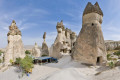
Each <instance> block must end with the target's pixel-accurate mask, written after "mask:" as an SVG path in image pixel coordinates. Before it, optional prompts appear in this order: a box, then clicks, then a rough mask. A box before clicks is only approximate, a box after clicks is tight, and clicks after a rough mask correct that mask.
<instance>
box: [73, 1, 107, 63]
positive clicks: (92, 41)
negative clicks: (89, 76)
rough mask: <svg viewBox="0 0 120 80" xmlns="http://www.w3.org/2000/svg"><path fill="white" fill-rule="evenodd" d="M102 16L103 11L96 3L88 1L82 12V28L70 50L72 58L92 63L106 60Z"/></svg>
mask: <svg viewBox="0 0 120 80" xmlns="http://www.w3.org/2000/svg"><path fill="white" fill-rule="evenodd" d="M89 8H90V9H89ZM91 10H92V11H91ZM102 18H103V13H102V11H101V9H100V7H99V5H98V3H97V2H96V3H95V4H94V5H92V4H91V3H90V2H89V3H88V4H87V6H86V8H85V10H84V13H83V17H82V20H83V21H82V29H81V31H80V33H79V35H78V37H77V40H76V43H75V46H74V48H73V50H72V58H73V59H74V60H76V61H81V62H82V63H87V64H93V65H96V63H99V64H102V63H103V62H104V61H106V49H105V43H104V38H103V33H102V30H101V23H102Z"/></svg>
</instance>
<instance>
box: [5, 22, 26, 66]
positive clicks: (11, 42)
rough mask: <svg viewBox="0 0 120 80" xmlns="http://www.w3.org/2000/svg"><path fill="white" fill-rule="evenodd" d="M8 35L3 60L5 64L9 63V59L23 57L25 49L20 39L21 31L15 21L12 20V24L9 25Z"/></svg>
mask: <svg viewBox="0 0 120 80" xmlns="http://www.w3.org/2000/svg"><path fill="white" fill-rule="evenodd" d="M7 36H8V46H7V48H6V52H5V57H4V61H5V64H6V65H7V64H10V60H13V61H15V60H16V58H19V57H20V58H24V57H25V51H24V46H23V43H22V39H21V31H20V30H19V29H18V27H17V26H16V22H15V21H14V20H13V21H12V24H11V25H10V26H9V32H8V34H7Z"/></svg>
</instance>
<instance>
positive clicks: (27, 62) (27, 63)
mask: <svg viewBox="0 0 120 80" xmlns="http://www.w3.org/2000/svg"><path fill="white" fill-rule="evenodd" d="M20 66H21V67H22V68H23V70H25V71H29V70H30V69H31V68H33V59H32V58H31V57H30V56H28V55H26V56H25V58H24V59H22V60H21V61H20Z"/></svg>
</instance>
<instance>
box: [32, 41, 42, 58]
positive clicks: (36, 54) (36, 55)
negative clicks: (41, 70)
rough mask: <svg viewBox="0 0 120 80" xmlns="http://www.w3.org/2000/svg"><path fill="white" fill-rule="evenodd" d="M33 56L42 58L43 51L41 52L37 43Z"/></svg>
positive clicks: (33, 49)
mask: <svg viewBox="0 0 120 80" xmlns="http://www.w3.org/2000/svg"><path fill="white" fill-rule="evenodd" d="M32 55H33V56H34V57H40V56H41V51H40V49H39V47H38V45H37V43H35V46H34V47H33V48H32Z"/></svg>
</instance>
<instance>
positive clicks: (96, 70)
mask: <svg viewBox="0 0 120 80" xmlns="http://www.w3.org/2000/svg"><path fill="white" fill-rule="evenodd" d="M18 71H19V70H18V69H17V68H16V67H9V68H8V69H7V70H6V71H4V72H0V80H119V79H120V67H116V68H114V69H110V68H108V67H100V66H86V65H82V64H81V63H80V62H74V61H72V60H71V57H70V56H68V55H66V56H64V57H63V58H62V59H60V60H59V63H50V64H46V65H42V66H40V65H35V67H34V69H33V72H32V74H30V76H29V77H28V76H26V75H24V77H22V78H20V79H19V77H18V76H20V75H21V73H19V72H18Z"/></svg>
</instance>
